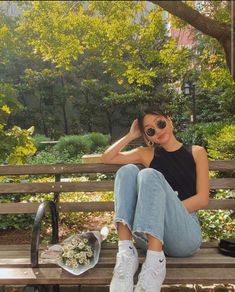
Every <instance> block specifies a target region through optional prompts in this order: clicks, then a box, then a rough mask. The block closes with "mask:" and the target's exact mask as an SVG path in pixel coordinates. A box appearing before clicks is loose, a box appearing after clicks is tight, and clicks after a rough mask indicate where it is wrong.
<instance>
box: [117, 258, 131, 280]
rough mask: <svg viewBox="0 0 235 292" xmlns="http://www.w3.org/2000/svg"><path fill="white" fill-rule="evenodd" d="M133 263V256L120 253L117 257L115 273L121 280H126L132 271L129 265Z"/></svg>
mask: <svg viewBox="0 0 235 292" xmlns="http://www.w3.org/2000/svg"><path fill="white" fill-rule="evenodd" d="M130 262H131V256H129V255H128V254H126V253H120V254H118V255H117V263H116V266H115V269H114V273H116V274H117V276H118V277H119V278H124V277H125V276H128V275H129V274H130V272H131V271H130V269H128V264H130Z"/></svg>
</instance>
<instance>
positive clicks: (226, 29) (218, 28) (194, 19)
mask: <svg viewBox="0 0 235 292" xmlns="http://www.w3.org/2000/svg"><path fill="white" fill-rule="evenodd" d="M150 1H151V2H152V3H154V4H157V5H159V6H160V7H161V8H163V9H164V10H166V11H168V12H169V13H171V14H173V15H175V16H177V17H179V18H180V19H182V20H184V21H186V22H187V23H189V24H191V25H192V26H193V27H195V28H196V29H198V30H199V31H201V32H202V33H204V34H207V35H209V36H211V37H213V38H216V39H217V40H218V41H219V42H220V43H221V44H222V43H223V42H224V39H226V38H227V37H228V35H230V26H229V25H227V24H224V23H220V22H219V21H217V20H214V19H211V18H209V17H207V16H205V15H202V14H200V13H199V12H198V11H196V10H195V9H193V8H191V7H190V6H188V5H187V4H185V3H183V2H182V1H156V0H150Z"/></svg>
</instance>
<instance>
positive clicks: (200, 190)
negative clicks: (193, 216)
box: [183, 145, 209, 213]
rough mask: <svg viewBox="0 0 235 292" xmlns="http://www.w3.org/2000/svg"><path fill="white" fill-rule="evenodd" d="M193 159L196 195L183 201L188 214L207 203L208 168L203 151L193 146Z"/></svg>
mask: <svg viewBox="0 0 235 292" xmlns="http://www.w3.org/2000/svg"><path fill="white" fill-rule="evenodd" d="M193 157H194V160H195V163H196V191H197V193H196V194H195V195H194V196H192V197H190V198H188V199H186V200H184V201H183V205H184V206H185V208H186V209H187V210H188V211H189V212H190V213H192V212H195V211H197V210H199V209H202V208H204V207H206V206H207V205H208V202H209V168H208V159H207V154H206V151H205V149H204V148H203V147H200V146H196V145H194V146H193Z"/></svg>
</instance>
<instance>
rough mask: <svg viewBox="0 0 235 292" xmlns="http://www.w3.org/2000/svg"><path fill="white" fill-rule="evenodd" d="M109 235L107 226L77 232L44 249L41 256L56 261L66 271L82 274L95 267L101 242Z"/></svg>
mask: <svg viewBox="0 0 235 292" xmlns="http://www.w3.org/2000/svg"><path fill="white" fill-rule="evenodd" d="M107 235H108V229H107V228H106V227H104V228H102V229H101V232H99V231H90V232H84V233H81V234H75V235H72V236H70V237H69V238H67V239H65V240H64V241H63V242H62V243H61V244H56V245H53V246H51V247H49V248H48V249H47V250H45V251H43V253H42V254H41V258H42V259H44V261H45V260H46V261H47V262H48V261H50V262H54V263H57V264H58V265H59V266H61V267H62V268H63V269H65V270H66V271H68V272H70V273H72V274H74V275H80V274H82V273H84V272H85V271H87V270H89V269H91V268H93V267H94V266H95V265H96V264H97V262H98V260H99V254H100V249H101V242H102V240H104V239H105V238H106V237H107Z"/></svg>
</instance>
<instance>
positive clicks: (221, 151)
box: [177, 122, 235, 159]
mask: <svg viewBox="0 0 235 292" xmlns="http://www.w3.org/2000/svg"><path fill="white" fill-rule="evenodd" d="M234 131H235V125H228V124H226V123H224V122H214V123H200V124H195V125H192V126H190V127H189V128H188V129H187V130H185V131H184V132H182V133H177V137H178V138H179V139H180V140H181V141H182V142H183V143H185V144H188V145H193V144H197V145H201V146H203V147H205V148H206V149H207V152H208V155H209V157H210V158H211V159H234V152H235V140H234V134H233V133H234Z"/></svg>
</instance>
